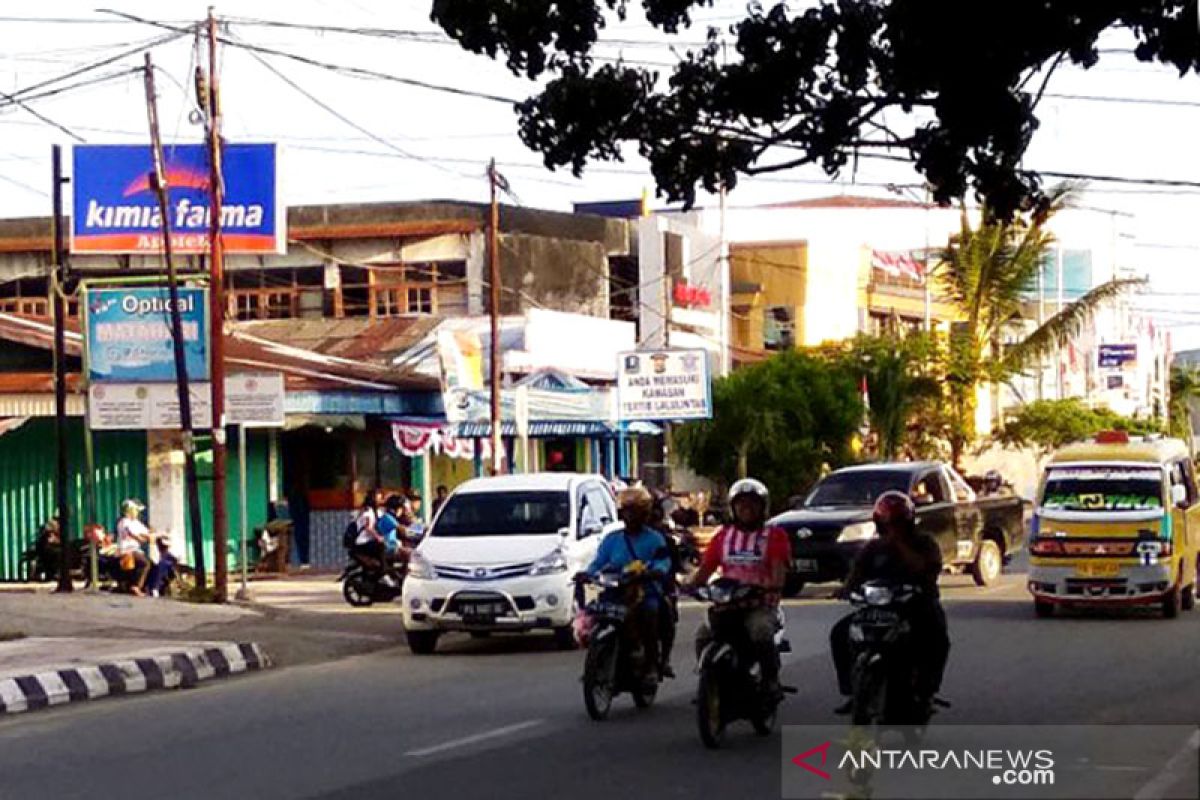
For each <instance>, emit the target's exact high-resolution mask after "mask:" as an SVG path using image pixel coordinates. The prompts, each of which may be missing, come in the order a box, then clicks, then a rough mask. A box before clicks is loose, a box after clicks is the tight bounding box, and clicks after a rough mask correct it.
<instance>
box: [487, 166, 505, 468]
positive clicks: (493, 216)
mask: <svg viewBox="0 0 1200 800" xmlns="http://www.w3.org/2000/svg"><path fill="white" fill-rule="evenodd" d="M498 180H499V178H498V176H497V174H496V159H494V158H493V159H492V160H491V162H489V163H488V188H489V190H490V192H491V209H490V214H489V217H488V276H489V277H488V281H489V283H490V286H489V288H490V289H491V322H492V341H491V361H492V374H491V383H492V395H491V401H492V409H491V410H492V413H491V423H492V424H491V429H492V474H493V475H499V474H500V473H501V471H502V470H503V469H504V467H503V454H504V449H503V448H504V445H503V442H504V440H503V439H502V438H501V436H500V424H501V422H500V203H499V200H498V199H497V196H496V190H497V188H498V187H497V183H498Z"/></svg>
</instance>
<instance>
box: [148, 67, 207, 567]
mask: <svg viewBox="0 0 1200 800" xmlns="http://www.w3.org/2000/svg"><path fill="white" fill-rule="evenodd" d="M145 83H146V115H147V117H148V119H149V122H150V150H151V153H152V154H153V158H154V169H153V171H151V173H150V185H151V186H152V187H153V188H154V193H155V195H156V196H157V197H158V211H159V215H160V216H161V217H162V239H163V260H164V261H165V262H166V267H167V293H168V297H169V298H170V306H171V308H170V315H171V344H172V346H173V350H174V355H175V389H176V392H177V393H178V396H179V427H180V429H181V431H182V434H183V471H184V479H185V480H186V482H187V495H188V521H189V523H190V524H191V527H192V557H193V559H194V560H195V562H196V563H195V565H194V566H195V569H196V588H197V589H204V588H205V584H206V582H207V576H206V574H205V570H204V526H203V525H204V523H203V521H202V520H201V519H200V483H199V481H198V480H197V479H196V439H195V436H194V435H193V433H192V397H191V395H190V394H189V393H188V374H187V361H186V360H185V359H184V355H183V320H182V318H181V317H180V315H179V281H178V278H177V277H176V275H175V253H174V247H173V245H172V244H171V213H170V212H171V206H170V202H169V201H168V198H167V171H166V167H165V165H164V163H163V148H162V136H161V134H160V133H159V128H158V99H157V95H156V94H155V91H154V63H153V62H152V61H151V60H150V54H149V53H146V65H145Z"/></svg>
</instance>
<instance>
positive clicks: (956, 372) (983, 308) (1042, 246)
mask: <svg viewBox="0 0 1200 800" xmlns="http://www.w3.org/2000/svg"><path fill="white" fill-rule="evenodd" d="M1076 189H1077V187H1076V186H1074V185H1071V184H1059V185H1058V186H1055V187H1054V188H1053V189H1051V190H1050V191H1049V192H1048V193H1047V195H1046V197H1045V198H1043V199H1042V200H1041V201H1039V202H1038V203H1037V204H1036V205H1035V207H1034V209H1033V211H1032V212H1030V213H1029V214H1018V215H1015V216H1013V217H1010V218H1004V217H1001V216H1000V215H998V214H997V213H995V211H994V209H993V208H992V207H991V206H989V205H987V204H985V205H984V207H983V208H982V211H981V214H980V219H979V221H978V223H977V224H972V221H971V219H970V217H969V216H968V214H967V212H966V210H965V209H964V210H963V212H962V222H961V227H960V230H959V232H958V233H957V234H956V235H955V236H954V238H953V239H952V240H951V242H950V244H949V246H948V247H946V248H945V249H944V250H943V251H942V252H941V253H940V254H939V258H938V265H937V267H936V268H935V271H934V274H933V277H934V279H935V280H936V281H937V283H938V286H939V290H940V291H941V293H942V294H943V295H944V296H945V298H946V299H947V300H948V301H950V302H951V303H953V304H954V305H955V306H956V307H957V308H958V310H959V313H960V314H961V315H962V320H963V321H962V323H961V324H960V325H958V326H957V329H956V331H955V332H954V334H953V335H952V336H951V337H950V342H949V353H948V354H947V367H946V383H947V387H948V389H949V409H950V416H951V420H952V425H951V434H950V446H951V451H952V458H953V460H954V461H955V463H958V461H959V460H960V458H961V456H962V454H963V452H964V451H965V449H966V447H967V445H969V444H970V443H971V442H972V441H974V439H975V435H976V431H975V399H976V393H977V391H978V387H979V386H980V384H981V383H985V382H989V383H992V384H993V385H999V384H1000V383H1003V382H1005V381H1008V380H1010V379H1011V378H1012V377H1013V376H1014V375H1016V374H1018V373H1020V372H1022V371H1024V370H1026V369H1028V368H1030V367H1032V366H1035V365H1038V364H1040V362H1041V361H1042V360H1044V359H1045V358H1047V357H1049V356H1050V355H1052V354H1053V353H1054V352H1055V350H1056V349H1058V348H1061V347H1065V346H1066V345H1067V344H1068V343H1069V342H1070V341H1071V339H1073V338H1074V337H1075V336H1077V335H1078V334H1079V332H1080V330H1081V329H1082V328H1083V327H1084V326H1085V325H1087V324H1088V323H1090V322H1091V320H1092V318H1093V317H1094V315H1095V313H1096V312H1097V311H1098V310H1099V309H1100V308H1101V307H1102V306H1104V305H1105V304H1106V303H1109V302H1111V301H1112V300H1114V299H1115V298H1117V297H1119V296H1120V295H1122V294H1124V293H1125V292H1128V291H1130V290H1132V289H1134V288H1136V287H1138V286H1141V285H1142V284H1143V281H1141V280H1136V279H1126V278H1114V279H1113V280H1110V281H1107V282H1105V283H1103V284H1101V285H1100V286H1097V287H1095V288H1093V289H1091V290H1090V291H1088V292H1087V293H1086V294H1085V295H1083V296H1082V297H1080V298H1078V299H1076V300H1074V301H1072V302H1071V303H1068V304H1067V305H1065V306H1063V307H1062V308H1061V309H1059V311H1058V312H1057V313H1055V314H1054V315H1052V316H1051V317H1050V318H1049V319H1047V320H1045V321H1043V322H1042V324H1041V325H1039V326H1038V327H1037V328H1036V329H1035V330H1034V331H1032V332H1031V333H1028V334H1027V335H1025V336H1024V337H1022V338H1021V339H1020V340H1019V341H1017V342H1016V343H1014V344H1010V345H1009V346H1007V347H1005V346H1003V345H1002V342H1003V339H1004V338H1005V336H1006V335H1007V334H1008V333H1010V332H1011V331H1012V330H1013V327H1012V326H1013V323H1014V322H1019V321H1020V320H1021V319H1022V316H1023V311H1024V308H1025V306H1026V305H1027V304H1028V303H1029V298H1030V297H1031V295H1032V294H1033V292H1034V291H1035V290H1036V289H1037V281H1038V275H1039V273H1040V271H1041V269H1042V265H1043V264H1044V263H1045V262H1046V259H1047V257H1048V256H1049V254H1050V253H1051V248H1052V247H1053V245H1054V237H1053V235H1052V234H1051V233H1050V231H1049V230H1048V228H1047V226H1048V224H1049V223H1050V221H1051V219H1053V217H1054V215H1055V214H1056V213H1058V212H1059V211H1061V210H1062V209H1064V208H1066V207H1068V205H1069V203H1070V202H1071V200H1072V199H1073V196H1074V193H1075V191H1076Z"/></svg>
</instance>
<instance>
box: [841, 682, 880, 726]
mask: <svg viewBox="0 0 1200 800" xmlns="http://www.w3.org/2000/svg"><path fill="white" fill-rule="evenodd" d="M886 692H887V686H886V681H885V680H884V679H883V676H881V675H879V674H878V672H876V671H875V670H864V671H860V672H858V674H856V675H855V677H854V693H853V694H852V695H851V697H852V698H853V699H854V706H853V708H854V710H853V711H852V712H851V713H850V724H851V725H855V726H860V727H865V726H868V725H875V724H882V723H883V721H884V720H883V710H884V703H885V701H886V699H887V698H886Z"/></svg>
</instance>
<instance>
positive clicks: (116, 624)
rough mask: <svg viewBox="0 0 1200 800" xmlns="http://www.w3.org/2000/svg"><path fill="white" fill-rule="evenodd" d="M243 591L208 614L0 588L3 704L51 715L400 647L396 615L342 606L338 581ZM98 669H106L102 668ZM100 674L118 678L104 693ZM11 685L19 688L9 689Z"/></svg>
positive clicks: (272, 583) (293, 580)
mask: <svg viewBox="0 0 1200 800" xmlns="http://www.w3.org/2000/svg"><path fill="white" fill-rule="evenodd" d="M249 588H250V601H249V602H247V603H229V604H226V605H214V604H202V603H188V602H183V601H176V600H165V599H152V598H141V597H131V596H129V595H117V594H110V593H106V592H97V593H93V592H86V591H82V590H77V591H75V592H73V593H71V594H56V593H54V592H53V586H51V585H49V584H37V585H31V584H0V686H7V688H0V692H2V694H0V706H3V707H7V710H8V711H9V712H11V711H13V710H16V708H17V707H20V708H21V709H22V710H23V709H25V708H31V707H41V706H43V705H55V704H57V703H58V702H60V700H59V699H58V698H59V696H60V695H61V696H65V697H67V698H69V699H72V700H74V699H84V694H85V690H86V692H87V695H88V696H89V697H97V696H104V695H105V694H119V693H122V692H129V691H140V690H142V687H148V688H158V687H160V686H161V687H162V688H172V687H175V686H188V685H191V683H192V681H191V680H190V677H189V676H190V675H191V674H194V675H195V676H196V677H197V679H204V678H206V677H219V676H222V675H225V674H231V673H233V672H237V671H241V669H242V666H243V665H246V668H248V669H253V668H255V666H265V665H267V663H268V661H269V663H270V665H271V666H276V667H286V666H293V665H298V664H310V663H319V662H325V661H331V660H335V659H340V658H345V657H348V656H353V655H359V654H363V653H369V652H374V651H377V650H382V649H387V648H395V647H398V646H400V645H402V644H403V642H404V631H403V626H402V624H401V621H400V613H399V611H400V609H399V607H398V606H397V605H396V604H395V603H385V604H381V605H377V606H374V607H372V608H367V609H354V608H351V607H350V606H349V605H348V604H347V603H346V602H345V601H344V600H343V599H342V594H341V584H340V583H338V581H337V575H336V574H332V575H331V574H311V573H308V574H302V575H298V576H289V577H282V578H273V579H268V580H262V581H253V582H251V583H250V586H249ZM236 589H237V583H236V582H231V586H230V590H231V591H236ZM214 651H219V652H214ZM184 662H188V663H190V664H191V665H192V667H191V668H190V670H189V668H188V667H187V666H180V665H181V664H183V663H184ZM102 664H107V665H113V668H111V669H109V668H105V669H104V670H100V667H101V665H102ZM156 664H157V665H158V669H157V671H156V670H155V667H154V665H156ZM225 665H228V666H229V667H230V668H229V669H228V670H226V669H225ZM82 667H88V668H89V669H88V670H85V669H82ZM143 668H145V669H143ZM71 670H78V671H79V676H78V678H79V680H76V678H75V676H72V677H71V678H70V682H66V681H67V679H64V678H63V676H62V674H61V673H63V672H69V671H71ZM97 670H100V671H99V672H97ZM146 670H149V671H148V672H147V671H146ZM18 672H19V673H20V674H19V675H18V674H17V673H18ZM105 673H108V676H110V677H113V678H116V677H120V678H121V680H120V681H113V682H111V683H110V682H108V681H107V678H106V677H105ZM160 673H161V675H160ZM42 675H50V676H51V677H49V678H48V683H46V682H43V681H41V680H37V681H34V680H33V678H34V677H36V676H42ZM89 676H90V677H89ZM17 677H20V678H22V679H28V680H24V681H23V682H22V684H16V683H14V679H15V678H17ZM102 679H103V680H102ZM130 687H133V688H130ZM26 690H28V691H26ZM43 694H44V695H45V698H46V699H45V701H44V702H43V701H42V695H43ZM3 713H4V711H3V710H2V709H0V716H3Z"/></svg>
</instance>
